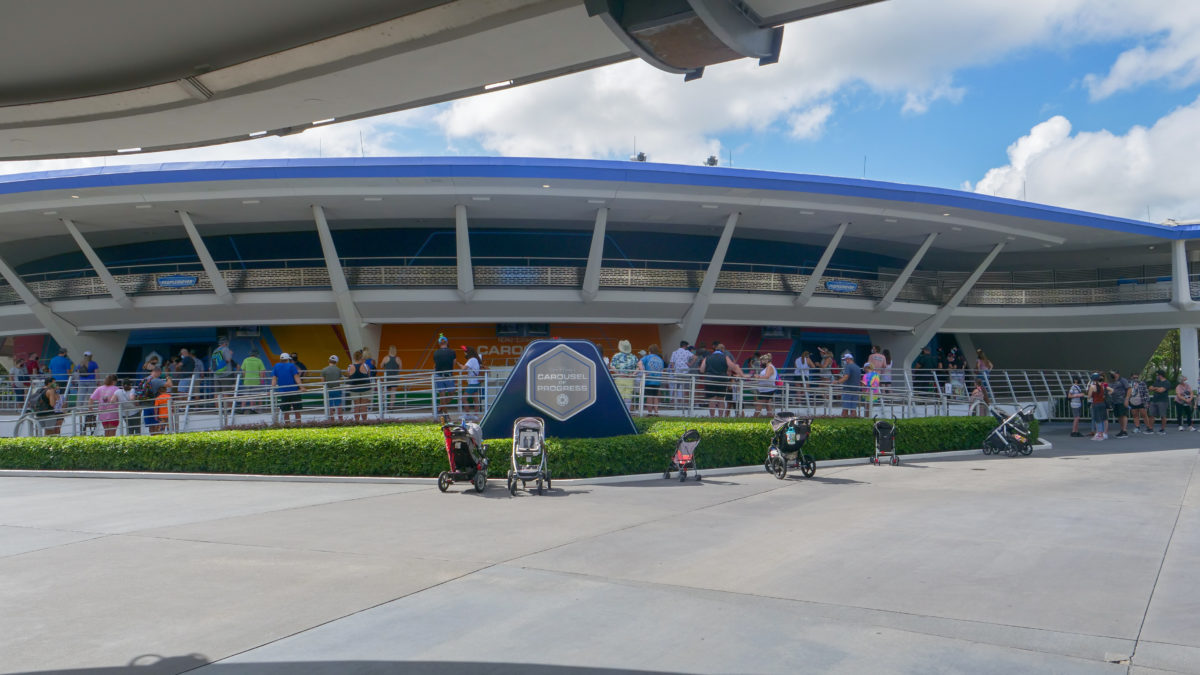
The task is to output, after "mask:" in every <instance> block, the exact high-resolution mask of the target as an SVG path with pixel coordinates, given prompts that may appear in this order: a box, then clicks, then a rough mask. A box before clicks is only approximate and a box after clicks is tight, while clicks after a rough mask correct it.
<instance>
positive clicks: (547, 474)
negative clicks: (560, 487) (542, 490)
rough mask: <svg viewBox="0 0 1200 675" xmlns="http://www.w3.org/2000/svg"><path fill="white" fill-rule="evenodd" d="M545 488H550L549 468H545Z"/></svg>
mask: <svg viewBox="0 0 1200 675" xmlns="http://www.w3.org/2000/svg"><path fill="white" fill-rule="evenodd" d="M546 489H547V490H549V489H550V470H549V469H546Z"/></svg>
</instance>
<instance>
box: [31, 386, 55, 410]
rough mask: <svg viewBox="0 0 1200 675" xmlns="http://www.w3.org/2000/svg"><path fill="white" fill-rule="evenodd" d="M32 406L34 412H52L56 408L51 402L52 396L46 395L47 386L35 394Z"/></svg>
mask: <svg viewBox="0 0 1200 675" xmlns="http://www.w3.org/2000/svg"><path fill="white" fill-rule="evenodd" d="M32 401H33V402H32V404H31V406H32V407H33V411H34V412H50V411H51V410H54V406H53V405H51V404H50V397H49V396H47V395H46V388H45V387H42V388H41V389H38V392H37V393H36V394H34V395H33V399H32Z"/></svg>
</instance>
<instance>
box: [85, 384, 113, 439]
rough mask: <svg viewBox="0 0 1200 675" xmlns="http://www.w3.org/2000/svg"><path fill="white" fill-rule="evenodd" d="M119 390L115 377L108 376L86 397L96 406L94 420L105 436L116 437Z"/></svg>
mask: <svg viewBox="0 0 1200 675" xmlns="http://www.w3.org/2000/svg"><path fill="white" fill-rule="evenodd" d="M120 390H121V389H120V388H119V387H118V386H117V376H116V375H108V376H107V377H105V378H104V384H103V385H101V386H99V387H96V388H95V389H94V390H92V393H91V395H89V396H88V399H89V400H90V401H91V402H92V403H93V404H94V405H95V406H96V419H97V420H99V422H100V426H101V427H103V429H104V435H105V436H116V435H117V426H118V425H119V424H120V423H121V418H120V401H119V399H118V398H117V392H119V391H120Z"/></svg>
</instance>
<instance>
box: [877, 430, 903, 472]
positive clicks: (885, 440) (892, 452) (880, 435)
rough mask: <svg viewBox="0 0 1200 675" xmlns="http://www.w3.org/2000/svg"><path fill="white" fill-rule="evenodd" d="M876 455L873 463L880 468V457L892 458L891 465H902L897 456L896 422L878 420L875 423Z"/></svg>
mask: <svg viewBox="0 0 1200 675" xmlns="http://www.w3.org/2000/svg"><path fill="white" fill-rule="evenodd" d="M874 429H875V455H874V456H873V457H871V463H872V464H874V465H875V466H879V458H880V457H891V460H890V461H891V464H892V466H895V465H897V464H899V463H900V457H899V456H898V455H897V454H896V422H895V420H878V421H876V422H875V426H874Z"/></svg>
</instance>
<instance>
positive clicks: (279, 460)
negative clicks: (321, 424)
mask: <svg viewBox="0 0 1200 675" xmlns="http://www.w3.org/2000/svg"><path fill="white" fill-rule="evenodd" d="M637 424H638V428H639V430H640V431H641V433H639V434H638V435H636V436H615V437H611V438H550V439H547V444H546V445H547V450H548V452H549V463H550V468H551V470H552V471H553V473H554V475H555V476H557V477H560V478H579V477H589V476H612V475H622V474H632V473H652V472H657V471H662V470H663V469H664V468H665V467H666V464H667V461H668V458H669V457H670V455H671V453H672V452H673V451H674V448H675V443H676V441H677V440H678V438H679V437H680V436H682V435H683V433H684V432H685V431H687V430H688V429H691V428H695V429H698V430H699V431H700V434H701V441H700V446H699V449H698V455H697V459H698V460H699V462H700V466H701V467H702V468H703V467H708V468H716V467H726V466H746V465H754V464H758V463H761V462H762V461H763V459H764V458H765V456H766V449H767V445H768V444H769V442H770V436H771V430H770V425H769V424H768V423H767V422H766V420H762V419H757V420H756V419H720V420H718V419H669V418H657V419H639V420H638V421H637ZM992 426H993V423H992V421H991V419H990V418H984V417H937V418H920V419H912V420H901V421H900V422H899V425H898V429H897V435H896V444H897V449H898V451H899V452H900V453H901V454H911V453H918V452H936V451H943V450H962V449H968V448H978V447H981V445H982V443H983V439H984V437H985V436H986V435H987V434H988V432H989V431H990V430H991V429H992ZM1034 434H1035V436H1036V428H1035V430H1034ZM510 443H511V440H510V439H507V438H505V439H493V440H491V441H488V445H489V446H490V454H489V456H490V457H491V458H492V468H491V469H490V471H489V474H490V475H491V476H493V477H499V476H503V475H504V474H505V472H506V470H507V467H508V461H509V460H508V458H509V455H510ZM805 449H806V451H807V452H808V453H809V454H811V455H812V456H813V457H814V458H816V460H817V461H818V462H820V461H822V460H829V459H843V458H853V457H867V456H869V455H870V454H872V452H873V449H874V438H873V435H872V431H871V421H870V420H865V419H818V420H816V421H815V422H814V424H813V430H812V436H811V437H810V439H809V441H808V444H807V446H806V448H805ZM446 468H447V463H446V452H445V446H444V444H443V441H442V434H441V430H440V428H439V427H438V426H437V425H436V424H428V423H423V424H385V425H376V426H366V427H364V426H358V427H331V428H320V429H313V428H301V429H262V430H250V431H237V430H234V431H213V432H196V433H185V434H172V435H163V436H118V437H113V438H99V437H42V438H6V439H0V469H62V470H94V471H156V472H187V473H238V474H267V475H321V476H425V477H431V476H436V475H437V474H438V473H439V472H440V471H442V470H444V469H446Z"/></svg>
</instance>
